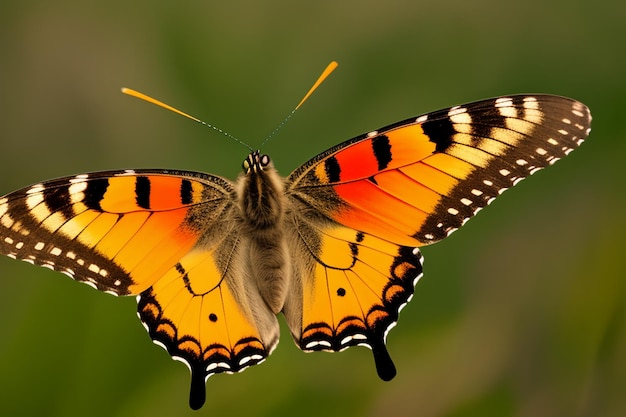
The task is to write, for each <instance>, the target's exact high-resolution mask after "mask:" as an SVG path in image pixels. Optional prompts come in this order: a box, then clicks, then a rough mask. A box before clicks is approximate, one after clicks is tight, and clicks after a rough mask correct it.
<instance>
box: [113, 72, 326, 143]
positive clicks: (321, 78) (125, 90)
mask: <svg viewBox="0 0 626 417" xmlns="http://www.w3.org/2000/svg"><path fill="white" fill-rule="evenodd" d="M337 65H338V64H337V63H336V62H335V61H332V62H331V63H330V64H328V66H326V69H325V70H324V71H323V72H322V74H321V75H320V76H319V77H318V79H317V81H315V84H313V87H311V88H310V89H309V91H308V92H307V93H306V94H305V95H304V98H303V99H302V100H300V103H298V105H297V106H296V107H295V108H294V109H293V110H292V111H291V113H289V114H288V115H287V117H285V119H284V120H283V121H282V122H281V123H280V124H279V125H278V127H277V128H276V129H274V131H272V133H270V134H269V135H268V136H267V137H266V138H265V140H264V141H263V143H261V147H263V145H265V144H266V143H267V142H268V141H269V140H270V139H271V138H272V137H273V136H274V135H275V134H276V132H278V131H279V130H280V129H281V128H282V127H283V126H284V125H285V123H287V121H288V120H289V119H290V118H291V116H293V115H294V113H295V112H296V111H297V110H298V109H299V108H300V106H302V104H304V102H305V101H306V100H307V99H308V98H309V96H310V95H311V94H313V92H314V91H315V90H316V89H317V87H319V86H320V84H321V83H322V82H323V81H324V80H325V79H326V78H327V77H328V76H329V75H330V73H331V72H333V71H334V70H335V68H337ZM122 93H124V94H126V95H129V96H132V97H135V98H138V99H140V100H144V101H147V102H148V103H152V104H154V105H156V106H159V107H162V108H164V109H166V110H169V111H172V112H174V113H177V114H180V115H181V116H184V117H186V118H188V119H191V120H193V121H194V122H198V123H200V124H201V125H204V126H206V127H209V128H211V129H213V130H215V131H217V132H219V133H221V134H222V135H224V136H226V137H228V138H230V139H232V140H234V141H235V142H237V143H239V144H241V145H243V146H245V147H246V148H248V149H249V150H250V151H252V150H253V149H252V147H250V145H248V144H247V143H245V142H243V141H241V140H239V139H237V138H236V137H235V136H233V135H231V134H230V133H228V132H226V131H224V130H222V129H220V128H219V127H217V126H213V125H212V124H209V123H207V122H205V121H203V120H200V119H198V118H197V117H194V116H192V115H190V114H187V113H185V112H184V111H181V110H178V109H177V108H175V107H172V106H170V105H169V104H165V103H163V102H162V101H160V100H157V99H155V98H153V97H150V96H148V95H146V94H143V93H140V92H139V91H136V90H133V89H132V88H126V87H123V88H122Z"/></svg>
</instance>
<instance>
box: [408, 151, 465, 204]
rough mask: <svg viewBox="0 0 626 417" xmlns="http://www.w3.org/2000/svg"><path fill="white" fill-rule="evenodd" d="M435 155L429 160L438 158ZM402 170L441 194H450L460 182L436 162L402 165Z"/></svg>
mask: <svg viewBox="0 0 626 417" xmlns="http://www.w3.org/2000/svg"><path fill="white" fill-rule="evenodd" d="M433 157H434V155H433V156H431V157H429V159H428V161H430V160H431V159H433V160H434V159H436V158H433ZM431 162H432V161H431ZM400 171H401V172H402V173H404V174H406V175H408V176H409V177H411V178H413V179H414V180H415V181H417V182H419V183H420V184H423V185H424V186H426V187H428V188H430V189H431V190H433V191H435V192H436V193H437V194H441V195H448V194H449V193H450V191H452V189H453V188H454V187H455V186H456V185H457V184H458V183H459V181H458V179H456V178H455V177H453V176H452V175H450V174H448V173H446V172H444V171H441V170H439V169H437V168H436V164H434V165H433V166H430V165H427V164H426V163H422V162H418V163H415V164H411V165H407V166H405V167H402V168H401V169H400Z"/></svg>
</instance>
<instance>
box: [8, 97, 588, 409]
mask: <svg viewBox="0 0 626 417" xmlns="http://www.w3.org/2000/svg"><path fill="white" fill-rule="evenodd" d="M590 121H591V117H590V113H589V110H588V109H587V108H586V107H585V106H584V105H583V104H581V103H579V102H577V101H575V100H571V99H567V98H563V97H556V96H549V95H535V96H509V97H500V98H495V99H489V100H483V101H479V102H475V103H470V104H467V105H464V106H456V107H452V108H449V109H445V110H441V111H438V112H434V113H430V114H427V115H423V116H419V117H416V118H411V119H407V120H404V121H401V122H398V123H395V124H393V125H389V126H387V127H384V128H381V129H379V130H376V131H372V132H369V133H366V134H364V135H361V136H358V137H355V138H353V139H351V140H348V141H346V142H343V143H341V144H339V145H337V146H335V147H333V148H331V149H329V150H327V151H325V152H323V153H321V154H320V155H318V156H316V157H315V158H313V159H311V160H310V161H308V162H306V163H305V164H303V165H302V166H301V167H299V168H298V169H296V170H295V171H294V172H293V173H291V174H290V175H289V176H287V177H281V176H280V175H279V174H278V172H277V171H276V169H275V168H274V167H273V164H272V162H271V161H270V159H269V157H268V156H266V155H262V154H260V153H259V152H252V153H251V154H250V155H249V156H248V157H247V158H246V160H245V161H244V164H243V166H244V173H243V174H241V175H240V177H239V179H238V180H237V181H236V182H231V181H229V180H227V179H224V178H221V177H218V176H214V175H210V174H204V173H198V172H188V171H167V170H126V171H108V172H99V173H91V174H82V175H77V176H73V177H67V178H61V179H57V180H52V181H47V182H42V183H39V184H35V185H32V186H30V187H26V188H24V189H22V190H18V191H15V192H13V193H10V194H7V195H6V196H4V197H0V253H3V254H5V255H7V256H10V257H12V258H17V259H22V260H25V261H27V262H30V263H33V264H37V265H41V266H44V267H47V268H50V269H54V270H57V271H59V272H62V273H64V274H66V275H68V276H70V277H71V278H73V279H76V280H78V281H81V282H84V283H87V284H89V285H91V286H93V287H95V288H96V289H99V290H102V291H105V292H109V293H112V294H115V295H135V296H137V301H138V315H139V317H140V319H141V321H142V322H143V323H144V325H145V327H146V329H147V331H148V333H149V335H150V337H151V338H152V339H153V341H154V342H155V343H157V344H159V345H161V346H162V347H164V348H165V349H166V350H167V351H168V353H169V354H170V355H171V356H172V357H173V358H175V359H178V360H181V361H182V362H184V363H185V364H186V365H187V366H188V367H189V368H190V370H191V375H192V376H191V396H190V405H191V407H192V408H195V409H197V408H199V407H201V406H202V404H203V403H204V400H205V381H206V379H207V378H208V377H209V376H211V375H213V374H216V373H221V372H226V373H234V372H239V371H242V370H243V369H245V368H247V367H249V366H251V365H255V364H258V363H261V362H263V361H264V360H265V359H266V358H267V357H268V356H269V355H270V353H271V352H272V351H273V350H274V348H275V347H276V345H277V343H278V337H279V325H278V321H277V318H276V314H279V313H282V314H283V315H284V316H285V320H286V322H287V325H288V326H289V329H290V332H291V334H292V336H293V339H294V341H295V343H296V345H297V346H298V347H300V348H301V349H302V350H305V351H318V350H326V351H341V350H344V349H346V348H348V347H351V346H356V345H361V346H366V347H368V348H370V349H371V350H372V352H373V356H374V361H375V364H376V369H377V372H378V375H379V377H380V378H381V379H383V380H390V379H392V378H393V377H394V376H395V374H396V369H395V366H394V364H393V362H392V360H391V357H390V356H389V353H388V352H387V348H386V337H387V334H388V332H389V331H390V330H391V328H392V327H393V326H395V324H396V322H397V320H398V315H399V312H400V310H401V309H402V308H403V307H404V306H405V305H406V303H408V302H409V301H410V300H411V297H412V295H413V291H414V287H415V284H416V283H417V281H418V279H419V278H420V277H421V276H422V256H421V254H420V252H419V249H418V248H419V247H420V246H423V245H427V244H431V243H434V242H437V241H439V240H441V239H443V238H445V237H446V236H448V235H449V234H450V233H452V232H453V231H454V230H456V229H458V228H459V227H461V226H462V225H463V224H464V223H465V222H466V221H467V220H468V219H469V218H470V217H472V216H473V215H475V214H476V213H477V212H478V211H479V210H480V209H481V208H483V207H485V206H486V205H488V204H489V203H490V202H491V201H493V199H494V198H496V197H497V196H498V195H500V194H501V193H502V192H503V191H504V190H505V189H507V188H509V187H511V186H513V185H515V184H517V183H518V182H519V181H520V180H521V179H523V178H525V177H527V176H528V175H530V174H532V173H534V172H536V171H538V170H539V169H541V168H543V167H546V166H548V165H550V164H552V163H554V162H555V161H556V160H558V159H559V158H562V157H564V156H565V155H567V154H568V153H569V152H571V151H572V150H573V149H575V148H576V147H577V146H579V145H580V143H581V142H582V141H583V140H584V139H585V138H586V137H587V135H588V133H589V129H590Z"/></svg>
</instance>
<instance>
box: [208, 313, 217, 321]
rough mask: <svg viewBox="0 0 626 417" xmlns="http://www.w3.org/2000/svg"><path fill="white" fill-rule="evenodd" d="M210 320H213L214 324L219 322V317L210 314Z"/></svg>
mask: <svg viewBox="0 0 626 417" xmlns="http://www.w3.org/2000/svg"><path fill="white" fill-rule="evenodd" d="M209 320H211V321H212V322H213V323H215V322H216V321H217V316H216V315H215V314H213V313H211V314H209Z"/></svg>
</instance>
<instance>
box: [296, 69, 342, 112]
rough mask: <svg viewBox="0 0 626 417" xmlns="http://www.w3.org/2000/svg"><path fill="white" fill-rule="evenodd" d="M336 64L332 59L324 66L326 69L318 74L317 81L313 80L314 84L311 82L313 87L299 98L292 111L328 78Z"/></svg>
mask: <svg viewBox="0 0 626 417" xmlns="http://www.w3.org/2000/svg"><path fill="white" fill-rule="evenodd" d="M337 65H339V64H337V62H335V61H332V62H331V63H330V64H328V66H326V69H325V70H324V71H323V72H322V74H321V75H320V76H319V78H318V79H317V81H315V84H313V87H311V89H310V90H309V92H308V93H306V94H305V96H304V98H303V99H302V100H300V103H298V105H297V106H296V108H295V109H294V111H295V110H298V108H300V106H302V105H303V104H304V102H305V101H306V100H307V99H308V98H309V96H310V95H311V94H313V91H315V90H316V89H317V87H319V86H320V84H321V83H323V82H324V80H325V79H326V78H328V76H329V75H330V73H331V72H333V71H334V70H335V68H337Z"/></svg>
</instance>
